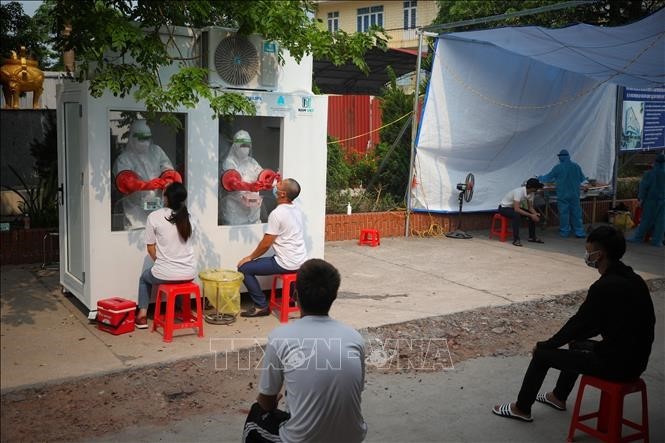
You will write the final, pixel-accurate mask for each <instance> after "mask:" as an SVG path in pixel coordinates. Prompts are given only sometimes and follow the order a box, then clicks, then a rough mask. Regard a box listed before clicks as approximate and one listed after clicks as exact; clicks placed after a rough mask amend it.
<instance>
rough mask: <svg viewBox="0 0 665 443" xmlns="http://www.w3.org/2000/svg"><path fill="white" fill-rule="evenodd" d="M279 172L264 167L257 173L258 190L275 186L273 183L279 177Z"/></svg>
mask: <svg viewBox="0 0 665 443" xmlns="http://www.w3.org/2000/svg"><path fill="white" fill-rule="evenodd" d="M281 178H282V177H281V175H280V174H279V172H275V171H273V170H272V169H264V170H263V171H261V173H260V174H259V178H258V179H257V180H256V182H257V183H258V184H259V185H260V189H258V190H259V191H262V190H269V189H272V188H274V187H275V184H276V183H277V182H278V181H279V180H280V179H281Z"/></svg>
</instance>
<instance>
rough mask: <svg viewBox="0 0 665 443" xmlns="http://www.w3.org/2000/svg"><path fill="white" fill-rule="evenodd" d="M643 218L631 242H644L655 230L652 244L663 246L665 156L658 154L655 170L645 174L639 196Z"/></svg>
mask: <svg viewBox="0 0 665 443" xmlns="http://www.w3.org/2000/svg"><path fill="white" fill-rule="evenodd" d="M637 200H638V202H639V205H640V206H642V218H641V220H640V225H639V226H638V227H637V231H635V236H634V237H633V238H631V239H630V241H636V242H642V241H644V237H645V236H646V234H647V233H648V232H649V231H650V230H651V228H653V234H652V236H651V244H652V245H654V246H661V245H662V244H663V233H664V232H665V155H664V154H658V155H657V156H656V161H655V162H654V164H653V169H651V170H649V171H647V172H645V173H644V176H643V177H642V180H641V181H640V190H639V193H638V196H637Z"/></svg>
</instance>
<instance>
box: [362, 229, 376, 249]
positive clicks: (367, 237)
mask: <svg viewBox="0 0 665 443" xmlns="http://www.w3.org/2000/svg"><path fill="white" fill-rule="evenodd" d="M358 244H359V245H368V246H372V247H374V246H379V245H380V244H381V238H380V237H379V231H377V230H376V229H361V230H360V241H359V242H358Z"/></svg>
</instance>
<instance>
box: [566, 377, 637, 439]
mask: <svg viewBox="0 0 665 443" xmlns="http://www.w3.org/2000/svg"><path fill="white" fill-rule="evenodd" d="M586 386H593V387H595V388H598V389H600V391H601V394H600V407H599V409H598V410H597V411H596V412H592V413H590V414H584V415H580V405H581V403H582V397H583V395H584V388H585V387H586ZM633 392H640V393H641V394H642V424H637V423H635V422H632V421H630V420H627V419H625V418H623V400H624V397H625V396H626V395H628V394H632V393H633ZM591 418H598V421H597V424H596V428H595V429H594V428H592V427H590V426H587V425H585V424H584V423H582V422H583V421H585V420H589V419H591ZM623 425H627V426H629V427H631V428H633V429H635V430H637V431H638V432H637V433H635V434H631V435H627V436H625V437H622V436H621V430H622V427H623ZM576 429H579V430H580V431H582V432H586V433H587V434H589V435H592V436H594V437H596V438H598V439H600V440H602V441H606V442H611V443H615V442H625V441H633V440H640V439H643V440H644V441H645V442H647V443H648V442H649V410H648V408H647V386H646V384H645V383H644V380H642V379H641V378H638V379H637V380H635V381H631V382H625V383H621V382H615V381H610V380H603V379H601V378H597V377H592V376H590V375H584V376H582V379H581V380H580V388H579V390H578V391H577V400H576V401H575V410H574V411H573V417H572V420H571V421H570V429H569V430H568V441H569V442H572V441H573V437H574V436H575V430H576Z"/></svg>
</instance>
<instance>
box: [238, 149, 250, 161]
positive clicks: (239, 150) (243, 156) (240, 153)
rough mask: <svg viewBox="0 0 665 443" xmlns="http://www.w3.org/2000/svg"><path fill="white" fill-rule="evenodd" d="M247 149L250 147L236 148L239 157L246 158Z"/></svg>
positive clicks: (247, 155) (247, 154)
mask: <svg viewBox="0 0 665 443" xmlns="http://www.w3.org/2000/svg"><path fill="white" fill-rule="evenodd" d="M249 150H250V148H246V147H242V146H241V147H240V148H238V153H239V155H240V157H241V158H247V157H249Z"/></svg>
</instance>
